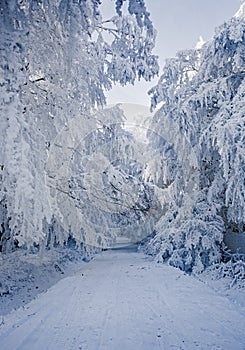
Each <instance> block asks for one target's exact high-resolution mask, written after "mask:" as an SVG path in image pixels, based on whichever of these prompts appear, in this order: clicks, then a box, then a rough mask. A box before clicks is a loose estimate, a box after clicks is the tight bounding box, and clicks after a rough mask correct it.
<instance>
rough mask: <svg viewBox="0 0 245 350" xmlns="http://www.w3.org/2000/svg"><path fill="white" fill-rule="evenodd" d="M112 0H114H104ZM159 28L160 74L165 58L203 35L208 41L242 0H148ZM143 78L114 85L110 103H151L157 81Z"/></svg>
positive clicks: (148, 7) (153, 20) (108, 95)
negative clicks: (153, 88) (130, 82)
mask: <svg viewBox="0 0 245 350" xmlns="http://www.w3.org/2000/svg"><path fill="white" fill-rule="evenodd" d="M103 2H105V3H106V2H110V3H111V0H103ZM145 2H146V5H147V9H148V11H149V12H150V13H151V19H152V22H153V24H154V26H155V28H156V29H157V32H158V35H157V41H156V48H155V51H154V53H155V54H156V55H158V56H159V63H160V73H161V71H162V67H163V63H164V59H165V58H168V57H173V56H175V53H176V51H178V50H181V49H188V48H192V47H194V46H195V45H196V43H197V41H198V39H199V37H200V35H201V36H202V37H203V38H204V40H205V41H207V40H209V39H210V38H211V37H212V36H213V34H214V30H215V28H216V27H217V26H219V25H220V24H222V23H223V22H224V21H226V20H228V19H230V18H231V17H232V16H233V15H234V14H235V13H236V11H237V10H238V9H239V6H240V5H241V3H242V2H243V0H145ZM157 80H158V78H157V79H155V80H154V81H153V82H150V83H145V82H144V81H143V80H142V81H141V82H137V83H136V84H135V85H134V86H130V85H129V86H126V87H119V86H116V87H113V89H112V90H111V91H109V92H108V93H107V102H108V104H114V103H121V102H126V103H134V104H135V103H138V104H143V105H149V104H150V99H149V96H148V95H147V91H148V90H149V89H150V88H151V87H152V86H154V85H155V84H156V82H157Z"/></svg>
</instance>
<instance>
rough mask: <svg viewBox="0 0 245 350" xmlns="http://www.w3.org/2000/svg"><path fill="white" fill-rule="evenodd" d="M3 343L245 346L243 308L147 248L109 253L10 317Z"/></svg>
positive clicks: (30, 348)
mask: <svg viewBox="0 0 245 350" xmlns="http://www.w3.org/2000/svg"><path fill="white" fill-rule="evenodd" d="M0 323H1V319H0ZM0 344H1V345H0V348H1V350H17V349H18V350H37V349H38V350H56V349H57V350H78V349H82V350H85V349H87V350H154V349H161V350H171V349H186V350H192V349H207V350H218V349H219V350H221V349H223V350H229V349H230V350H240V349H241V350H242V349H243V350H244V349H245V311H244V309H241V308H239V307H238V306H237V305H235V304H233V303H231V302H230V301H229V300H228V299H226V298H225V297H221V296H219V295H217V293H216V292H215V291H213V290H211V289H210V288H209V287H208V286H207V285H205V284H203V283H202V282H199V281H198V280H196V279H194V278H192V277H189V276H186V275H185V274H183V273H182V272H180V271H179V270H177V269H174V268H171V267H168V266H162V265H160V264H155V263H153V262H151V261H150V260H149V258H148V257H146V256H145V255H143V254H141V253H136V252H133V251H131V252H130V251H125V250H115V251H107V252H104V253H103V254H101V255H99V256H97V257H96V259H94V260H93V261H92V262H91V263H89V264H86V265H84V266H83V267H82V268H81V269H80V270H79V271H77V272H76V273H75V274H74V275H72V276H70V277H68V278H64V279H63V280H61V281H60V282H58V283H57V284H56V285H54V286H53V287H52V288H50V289H49V290H48V291H47V292H46V293H43V294H41V295H40V296H39V297H38V298H37V299H35V300H33V301H32V302H31V303H30V304H27V305H26V306H25V307H23V308H22V309H19V310H17V311H15V312H12V313H11V314H9V315H7V316H5V317H4V318H3V319H2V324H1V326H0Z"/></svg>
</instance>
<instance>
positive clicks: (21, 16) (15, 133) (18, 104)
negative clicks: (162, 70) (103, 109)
mask: <svg viewBox="0 0 245 350" xmlns="http://www.w3.org/2000/svg"><path fill="white" fill-rule="evenodd" d="M100 5H101V1H99V0H86V1H85V0H82V1H73V0H65V1H63V0H38V1H36V0H23V1H20V0H13V1H0V32H1V37H0V55H1V57H0V88H1V100H0V108H1V120H0V164H1V168H0V169H1V170H0V171H1V188H0V201H1V210H0V212H1V233H0V247H1V249H3V250H8V248H11V247H13V245H14V242H15V244H17V243H18V244H19V245H27V246H30V245H32V244H33V242H36V243H38V242H41V241H45V240H46V237H47V222H51V218H52V217H53V218H54V217H56V216H59V217H60V220H61V221H62V215H64V213H60V212H59V209H58V208H57V207H56V205H57V201H55V200H53V198H52V193H51V198H49V197H50V192H49V191H48V190H47V184H46V183H45V181H46V180H45V174H47V171H49V170H50V169H47V165H46V164H47V163H49V162H48V160H50V158H52V156H53V154H54V153H55V154H56V158H55V162H58V158H59V157H58V156H57V154H58V151H57V150H56V151H54V147H55V138H56V141H57V140H59V137H58V136H57V135H59V134H60V133H61V132H62V130H63V131H64V128H69V123H70V121H71V120H73V119H75V118H78V119H79V123H78V124H79V128H82V129H83V135H84V134H85V132H86V130H88V129H90V130H91V129H93V128H94V129H96V128H97V122H96V120H92V119H91V118H90V117H89V116H88V115H87V114H88V112H90V111H91V109H92V108H93V107H94V106H96V105H97V106H100V105H103V104H105V96H104V91H105V90H107V89H110V88H111V87H112V84H113V83H114V82H119V83H120V84H122V85H125V84H127V83H133V82H134V81H135V79H140V78H142V77H143V78H144V79H146V80H150V79H151V78H152V77H154V76H155V74H157V72H158V65H157V61H156V57H155V56H154V55H153V54H152V49H153V46H154V39H155V31H154V28H153V26H152V23H151V21H150V19H149V13H148V12H147V11H146V8H145V5H144V1H137V0H129V1H127V2H124V1H115V3H114V6H115V16H114V17H112V18H111V19H104V18H102V15H101V12H100ZM112 6H113V5H112ZM73 125H74V124H73ZM71 129H72V127H71ZM74 130H75V128H74ZM78 131H79V130H77V133H76V134H75V133H74V132H73V133H72V134H70V135H69V140H68V139H67V140H64V139H62V141H63V144H62V145H58V146H59V147H61V148H62V149H61V151H60V153H61V154H67V156H69V153H67V149H68V146H69V147H71V148H72V147H75V146H76V144H77V142H78V139H76V138H79V132H78ZM57 137H58V139H57ZM69 142H70V143H69ZM56 146H57V142H56ZM58 146H57V147H58ZM64 148H65V149H64ZM61 158H62V157H61ZM61 158H60V159H61ZM58 166H61V165H60V164H58V163H57V167H56V174H52V175H53V176H56V177H57V176H58V175H60V174H57V169H59V167H58ZM61 171H66V170H64V168H62V169H61ZM48 175H50V173H49V174H48ZM64 186H66V185H64ZM60 231H61V229H60ZM67 236H68V233H64V237H63V239H64V240H65V239H66V237H67ZM77 239H78V240H79V239H80V238H79V237H77Z"/></svg>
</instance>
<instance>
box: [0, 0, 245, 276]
mask: <svg viewBox="0 0 245 350" xmlns="http://www.w3.org/2000/svg"><path fill="white" fill-rule="evenodd" d="M114 5H115V16H114V17H112V18H111V19H104V18H102V15H101V11H100V1H99V0H89V1H88V0H87V1H85V0H83V1H72V0H69V1H63V0H52V1H51V0H40V1H35V0H22V1H20V0H12V1H6V2H5V1H0V30H1V38H0V52H1V60H0V89H1V90H0V91H1V99H0V110H1V120H0V123H1V124H0V142H1V145H0V171H1V174H0V176H1V187H0V220H1V229H0V251H1V252H4V253H7V252H10V251H12V250H13V249H17V248H18V247H24V248H28V249H31V248H32V247H33V246H34V245H35V247H38V248H40V249H41V247H42V248H44V247H49V246H51V245H52V246H53V245H55V244H60V245H62V244H67V242H68V241H69V240H70V239H71V238H72V239H73V240H74V242H75V244H76V246H81V243H83V245H89V246H92V247H96V248H97V247H99V248H103V247H105V246H107V245H108V244H110V242H112V241H113V240H114V239H115V237H116V236H117V235H125V236H126V237H128V238H130V239H131V240H132V241H134V242H139V241H141V240H142V239H144V250H145V251H146V252H147V253H148V254H152V255H154V256H157V260H158V261H167V262H168V263H169V264H170V265H172V266H175V267H178V268H180V269H182V270H184V271H186V272H192V271H193V272H202V271H203V270H204V269H205V268H206V267H208V266H210V265H212V264H214V263H219V262H221V261H222V260H224V252H225V250H226V248H225V243H224V242H225V237H226V235H227V234H229V233H232V234H234V235H235V234H236V233H240V234H242V233H244V230H245V180H244V179H245V176H244V174H245V132H244V131H245V106H244V98H245V79H244V77H245V21H244V20H245V18H244V12H243V11H242V10H241V11H240V12H238V15H237V16H235V17H234V18H232V19H231V20H230V21H229V22H227V23H225V24H223V25H222V26H221V27H220V28H218V29H217V30H216V33H215V35H214V37H213V38H212V39H211V40H210V41H209V42H206V43H201V44H199V45H197V47H196V48H195V49H190V50H187V51H181V52H178V53H177V55H176V57H175V58H170V59H168V60H167V61H166V63H165V66H164V68H163V72H162V74H161V77H160V79H159V82H158V84H157V86H155V87H153V88H152V89H151V90H150V92H149V94H150V96H151V107H152V110H154V109H155V108H156V107H158V109H157V111H156V113H155V114H154V116H153V118H152V120H151V122H150V127H149V129H148V131H147V135H146V137H147V140H146V141H145V143H140V142H138V140H136V139H135V137H134V135H133V134H132V133H130V132H129V131H127V130H126V129H125V127H124V124H125V119H124V115H123V112H122V110H121V109H120V107H118V106H116V107H113V108H110V109H105V110H101V109H99V107H102V106H104V105H105V104H106V100H105V91H106V90H109V89H111V88H112V84H113V83H115V82H118V83H120V84H121V85H123V86H124V85H126V84H128V83H134V82H135V80H136V79H141V78H143V79H145V80H146V81H150V80H151V79H152V78H153V77H155V76H156V75H157V74H158V71H159V67H158V63H157V57H156V56H155V55H154V54H153V48H154V41H155V35H156V33H155V30H154V27H153V25H152V23H151V20H150V17H149V13H148V12H147V9H146V7H145V4H144V1H143V0H129V1H128V2H125V1H124V0H121V1H120V0H116V1H115V4H114ZM126 5H127V6H126ZM242 8H244V5H243V7H242ZM146 237H147V239H146ZM243 269H244V265H243Z"/></svg>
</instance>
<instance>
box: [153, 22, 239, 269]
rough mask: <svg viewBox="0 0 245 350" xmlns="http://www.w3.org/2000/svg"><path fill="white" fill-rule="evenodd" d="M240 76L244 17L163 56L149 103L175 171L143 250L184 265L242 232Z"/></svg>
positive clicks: (212, 256)
mask: <svg viewBox="0 0 245 350" xmlns="http://www.w3.org/2000/svg"><path fill="white" fill-rule="evenodd" d="M244 77H245V22H244V18H243V17H242V18H240V17H237V18H233V19H232V20H231V21H229V22H228V23H225V24H224V25H222V26H221V27H220V28H218V29H217V30H216V33H215V36H214V38H213V39H212V40H211V41H209V42H207V43H205V44H204V45H202V47H201V48H197V49H193V50H188V51H184V52H179V53H178V54H177V56H176V57H175V58H172V59H169V60H167V61H166V64H165V67H164V70H163V74H162V76H161V78H160V80H159V83H158V85H157V86H156V87H154V88H153V89H152V90H151V91H150V94H151V96H152V107H153V108H154V107H155V106H156V105H157V104H159V103H161V104H162V105H161V108H160V110H159V111H158V112H157V113H156V114H155V117H154V120H153V122H152V125H151V127H152V129H153V130H158V132H159V133H161V134H163V135H167V134H168V135H172V136H171V138H170V139H169V140H170V144H167V147H168V148H169V147H170V148H172V149H173V150H174V152H175V153H176V154H177V156H178V165H179V170H178V174H179V175H178V176H177V177H176V179H177V178H178V181H177V185H178V186H175V187H173V185H174V183H175V182H173V184H172V185H171V186H172V192H173V195H172V203H171V204H170V205H169V210H168V214H167V215H165V216H163V217H162V218H161V220H160V221H159V222H158V224H157V226H156V232H155V235H154V237H153V238H152V239H151V240H150V242H149V244H148V248H147V249H148V252H150V253H151V254H154V255H158V259H159V260H160V261H162V260H163V261H168V262H169V263H170V264H171V265H173V266H176V267H180V268H181V269H183V270H185V271H192V270H193V269H194V270H195V271H202V270H203V269H204V268H205V267H207V266H209V265H210V264H212V263H214V262H217V261H219V260H220V258H221V254H220V253H221V249H220V247H221V244H222V241H223V234H224V232H228V231H229V230H233V231H236V232H243V231H244V223H245V182H244V178H245V176H244V174H245V167H244V166H245V153H244V149H245V107H244V97H245V79H244ZM168 166H169V165H168V164H167V163H165V167H166V168H167V169H168ZM165 172H166V171H165ZM170 182H171V181H170Z"/></svg>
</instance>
